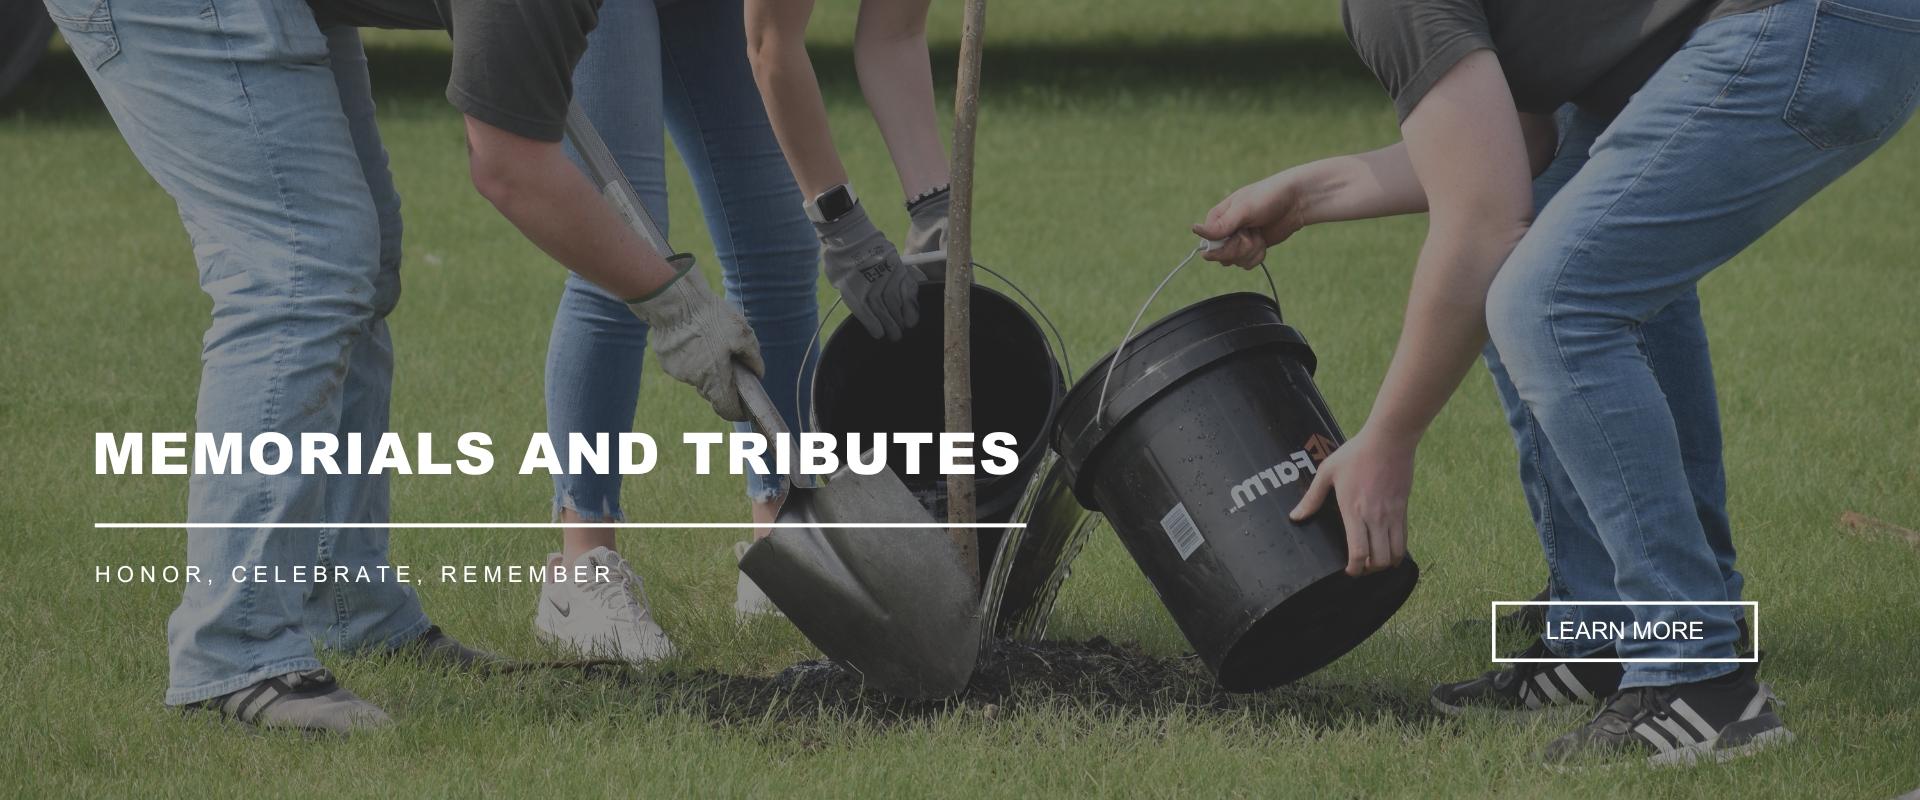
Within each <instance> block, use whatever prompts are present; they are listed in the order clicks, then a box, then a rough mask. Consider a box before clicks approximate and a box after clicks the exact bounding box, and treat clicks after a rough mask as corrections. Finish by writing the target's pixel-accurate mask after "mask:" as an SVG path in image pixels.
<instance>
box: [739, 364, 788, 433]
mask: <svg viewBox="0 0 1920 800" xmlns="http://www.w3.org/2000/svg"><path fill="white" fill-rule="evenodd" d="M733 383H734V385H735V386H736V387H738V388H739V391H740V401H741V402H743V403H746V404H747V414H748V415H750V416H751V417H752V418H753V426H754V427H756V428H759V429H760V432H761V433H764V434H767V435H768V436H776V435H779V434H782V433H786V432H787V423H786V421H785V420H783V419H781V418H780V410H779V409H777V408H774V407H773V398H771V397H768V396H767V389H766V387H764V386H761V385H760V376H758V375H755V374H753V370H751V369H748V368H747V365H745V364H742V363H740V362H738V361H735V362H733Z"/></svg>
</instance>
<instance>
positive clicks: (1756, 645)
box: [1487, 600, 1760, 664]
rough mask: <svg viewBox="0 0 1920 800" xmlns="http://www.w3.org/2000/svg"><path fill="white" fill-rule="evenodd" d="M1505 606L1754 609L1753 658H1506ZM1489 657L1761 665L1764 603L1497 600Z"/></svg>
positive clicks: (1521, 661)
mask: <svg viewBox="0 0 1920 800" xmlns="http://www.w3.org/2000/svg"><path fill="white" fill-rule="evenodd" d="M1501 606H1751V607H1752V608H1753V622H1752V625H1753V629H1752V638H1753V642H1752V644H1753V655H1751V656H1748V657H1746V658H1502V657H1501V656H1500V607H1501ZM1487 622H1488V625H1489V632H1488V633H1487V655H1488V657H1489V658H1491V659H1493V663H1495V664H1758V663H1760V603H1759V602H1757V601H1754V600H1659V601H1640V600H1494V601H1492V603H1491V606H1490V607H1489V608H1488V609H1487Z"/></svg>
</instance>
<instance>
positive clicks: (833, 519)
mask: <svg viewBox="0 0 1920 800" xmlns="http://www.w3.org/2000/svg"><path fill="white" fill-rule="evenodd" d="M736 368H737V369H739V370H740V371H741V373H742V374H740V375H738V376H737V377H738V382H739V384H740V396H741V398H742V399H743V400H745V401H746V403H747V408H748V410H749V411H750V412H751V413H752V414H753V421H754V426H755V427H758V428H759V429H760V430H761V431H762V432H763V433H766V434H767V435H769V436H772V435H777V434H782V433H785V432H786V426H785V424H784V423H783V422H782V421H781V419H780V414H779V413H778V412H777V411H775V410H774V407H773V401H772V400H771V399H770V398H768V397H767V393H766V390H765V389H762V388H761V386H760V381H759V379H758V378H756V377H754V376H753V374H752V373H751V372H748V371H747V370H746V368H745V367H738V366H737V365H736ZM789 483H790V484H791V488H789V489H788V490H787V497H786V500H785V502H784V503H783V504H782V505H781V507H780V515H779V517H778V518H777V519H776V522H778V523H779V524H781V525H782V526H792V527H778V528H775V529H774V531H773V533H772V534H771V535H769V536H767V537H766V538H765V539H761V540H760V541H758V542H755V543H754V545H753V546H752V547H750V548H748V549H747V553H746V555H745V556H743V557H741V559H740V570H741V571H742V572H745V573H746V574H747V577H749V578H752V579H753V582H754V584H755V585H758V586H759V587H760V591H762V592H765V593H766V595H767V598H768V599H770V600H772V601H773V604H774V605H775V606H778V607H779V608H780V610H781V612H783V613H785V614H786V615H787V619H789V620H791V621H792V622H793V625H794V627H796V628H799V629H800V632H801V633H803V634H805V635H806V637H807V640H808V641H810V642H813V644H814V646H816V647H819V648H820V652H822V653H825V654H826V655H827V657H828V658H831V659H833V660H834V661H837V662H839V663H840V664H841V665H842V666H845V667H846V668H848V669H850V670H853V671H854V672H856V673H858V674H859V675H860V676H861V677H862V678H863V679H864V680H865V682H866V684H867V685H868V686H869V687H872V688H873V689H876V690H878V691H880V692H883V693H885V694H889V695H893V696H895V697H904V698H909V699H916V700H919V699H929V698H936V697H946V696H949V695H952V694H954V693H956V692H959V691H960V690H961V689H963V688H965V687H966V685H967V681H968V680H969V679H971V678H972V677H973V665H974V661H975V660H976V659H977V658H978V656H979V650H980V636H981V619H982V617H981V614H980V608H979V598H980V589H979V586H978V585H977V584H975V582H974V579H973V575H972V568H973V564H974V563H975V562H974V558H973V556H972V554H971V553H968V552H967V551H966V550H965V549H964V548H962V546H961V544H960V543H959V542H957V541H955V539H954V537H953V536H952V535H951V534H950V533H949V532H948V531H947V530H944V529H942V528H940V527H937V526H935V524H934V520H933V517H932V515H930V514H928V513H927V510H926V509H925V508H923V507H922V506H921V505H920V502H919V501H918V500H916V499H914V496H913V494H912V493H911V492H908V491H907V487H906V485H905V484H903V483H901V482H900V477H899V476H898V475H895V474H893V472H892V471H891V470H885V469H883V470H881V471H879V472H878V473H875V474H873V475H861V474H859V473H857V472H854V471H852V470H850V469H847V468H845V467H842V468H841V469H840V470H839V471H837V472H835V473H833V474H832V475H830V476H828V477H827V478H826V480H825V481H822V482H820V483H818V484H817V485H814V486H803V485H801V484H800V483H799V482H798V481H794V480H791V479H790V480H789ZM846 523H856V524H861V525H863V527H849V526H848V525H847V524H846ZM889 524H892V525H897V526H898V527H892V526H890V525H889ZM865 526H873V527H865ZM916 526H917V527H916Z"/></svg>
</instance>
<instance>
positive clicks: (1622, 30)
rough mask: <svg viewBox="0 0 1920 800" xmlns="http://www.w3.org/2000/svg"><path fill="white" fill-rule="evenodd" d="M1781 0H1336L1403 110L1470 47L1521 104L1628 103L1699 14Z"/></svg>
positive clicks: (1547, 109) (1536, 108)
mask: <svg viewBox="0 0 1920 800" xmlns="http://www.w3.org/2000/svg"><path fill="white" fill-rule="evenodd" d="M1777 2H1780V0H1343V2H1342V3H1341V19H1342V21H1343V22H1344V23H1345V24H1346V28H1347V39H1348V40H1349V41H1351V42H1353V48H1354V49H1355V50H1356V51H1358V52H1359V53H1360V59H1361V60H1362V61H1364V62H1366V64H1367V68H1368V69H1371V70H1373V74H1374V77H1376V78H1378V79H1379V80H1380V84H1381V85H1382V86H1385V87H1386V89H1387V94H1388V95H1390V96H1392V97H1393V105H1394V108H1395V110H1397V111H1399V112H1400V119H1401V120H1403V121H1404V120H1405V119H1406V118H1407V115H1408V114H1411V113H1413V109H1414V106H1417V105H1419V104H1420V100H1421V98H1424V97H1426V95H1427V91H1428V90H1429V89H1432V88H1433V85H1434V83H1436V82H1438V81H1439V80H1440V77H1441V76H1442V75H1445V74H1446V73H1447V70H1450V69H1452V68H1453V66H1454V65H1455V64H1458V63H1460V59H1462V58H1465V57H1466V55H1467V54H1468V53H1471V52H1473V51H1475V50H1483V49H1485V50H1493V51H1494V52H1495V53H1496V54H1498V55H1499V57H1500V66H1501V68H1502V69H1503V70H1504V71H1505V72H1506V76H1507V83H1508V85H1509V86H1511V87H1512V90H1513V100H1514V104H1515V105H1517V106H1518V107H1519V109H1520V110H1521V111H1524V112H1532V113H1540V114H1547V113H1552V112H1553V110H1554V109H1556V108H1559V107H1560V106H1561V105H1563V104H1565V103H1574V104H1576V105H1579V106H1580V107H1582V108H1584V109H1587V110H1591V111H1596V112H1599V113H1603V114H1613V113H1617V112H1619V110H1620V109H1621V108H1622V107H1624V106H1626V104H1627V98H1629V97H1631V96H1632V95H1633V93H1634V92H1635V91H1638V90H1639V89H1640V87H1641V86H1642V85H1644V84H1645V83H1646V82H1647V79H1648V78H1651V77H1653V73H1654V72H1655V71H1656V70H1658V69H1659V68H1660V65H1661V64H1664V63H1666V61H1667V59H1668V58H1670V57H1672V56H1673V54H1674V53H1675V52H1676V51H1678V50H1679V49H1680V46H1681V45H1682V44H1684V43H1685V42H1686V40H1687V36H1688V35H1689V34H1691V33H1692V32H1693V29H1694V28H1697V27H1699V26H1700V25H1701V24H1703V23H1705V22H1707V21H1709V20H1712V19H1716V18H1719V17H1723V16H1726V15H1728V14H1737V13H1741V12H1744V11H1753V10H1755V9H1759V8H1764V7H1766V6H1769V5H1772V4H1774V3H1777Z"/></svg>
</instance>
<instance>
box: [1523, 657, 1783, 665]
mask: <svg viewBox="0 0 1920 800" xmlns="http://www.w3.org/2000/svg"><path fill="white" fill-rule="evenodd" d="M1493 662H1494V663H1496V664H1758V663H1760V657H1759V656H1753V657H1751V658H1496V659H1494V660H1493Z"/></svg>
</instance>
